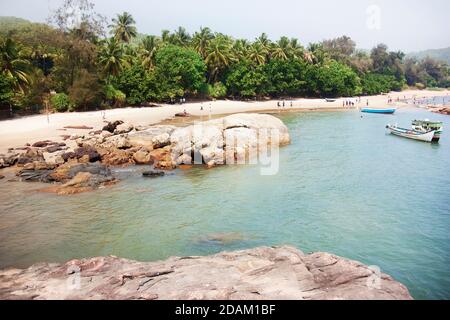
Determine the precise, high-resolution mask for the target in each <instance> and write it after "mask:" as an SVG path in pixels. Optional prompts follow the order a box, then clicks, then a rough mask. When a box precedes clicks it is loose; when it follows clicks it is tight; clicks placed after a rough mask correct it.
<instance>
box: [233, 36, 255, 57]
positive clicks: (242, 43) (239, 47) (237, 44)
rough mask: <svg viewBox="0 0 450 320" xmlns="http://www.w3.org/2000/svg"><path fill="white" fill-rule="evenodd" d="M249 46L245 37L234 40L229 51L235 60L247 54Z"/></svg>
mask: <svg viewBox="0 0 450 320" xmlns="http://www.w3.org/2000/svg"><path fill="white" fill-rule="evenodd" d="M249 48H250V43H249V42H248V40H246V39H238V40H236V41H234V43H233V46H232V48H231V51H232V53H233V57H234V59H235V60H239V59H241V58H242V57H246V56H247V55H248V50H249Z"/></svg>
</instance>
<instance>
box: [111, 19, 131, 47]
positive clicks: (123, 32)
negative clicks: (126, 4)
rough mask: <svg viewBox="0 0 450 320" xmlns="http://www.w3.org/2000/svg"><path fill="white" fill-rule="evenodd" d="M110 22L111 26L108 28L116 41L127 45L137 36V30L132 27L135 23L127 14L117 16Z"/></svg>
mask: <svg viewBox="0 0 450 320" xmlns="http://www.w3.org/2000/svg"><path fill="white" fill-rule="evenodd" d="M112 22H113V24H112V25H110V26H109V27H110V28H112V30H111V33H112V34H113V35H114V37H115V38H116V39H117V40H120V41H123V42H126V43H129V42H130V41H131V39H132V38H134V37H136V36H137V29H136V27H135V26H134V24H135V23H136V21H134V19H133V17H132V15H131V14H129V13H128V12H124V13H122V14H119V15H117V18H114V19H112Z"/></svg>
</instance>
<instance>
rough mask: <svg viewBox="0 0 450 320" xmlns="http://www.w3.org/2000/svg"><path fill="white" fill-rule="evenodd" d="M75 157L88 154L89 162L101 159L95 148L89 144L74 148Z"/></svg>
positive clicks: (79, 157) (78, 157)
mask: <svg viewBox="0 0 450 320" xmlns="http://www.w3.org/2000/svg"><path fill="white" fill-rule="evenodd" d="M74 153H75V158H77V159H81V158H82V157H84V156H88V158H89V162H96V161H101V156H100V154H99V153H98V152H97V150H96V149H95V148H94V147H91V146H83V147H80V148H77V149H75V151H74Z"/></svg>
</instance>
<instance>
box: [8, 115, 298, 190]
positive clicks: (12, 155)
mask: <svg viewBox="0 0 450 320" xmlns="http://www.w3.org/2000/svg"><path fill="white" fill-rule="evenodd" d="M66 138H67V139H66ZM289 142H290V137H289V132H288V129H287V127H286V126H285V125H284V124H283V122H282V121H281V120H279V119H278V118H275V117H273V116H270V115H265V114H234V115H230V116H227V117H224V118H221V119H216V120H211V121H206V122H201V123H198V124H194V125H190V126H187V127H178V128H177V127H175V126H171V125H154V126H148V127H145V126H133V125H132V124H129V123H124V122H123V121H120V120H118V121H114V122H110V123H108V124H107V125H105V126H104V127H103V128H102V130H95V131H90V132H89V133H88V134H84V135H78V134H75V135H71V136H70V137H65V142H64V143H61V142H54V141H50V140H45V141H38V142H35V143H33V144H32V145H30V144H27V145H26V146H24V147H20V148H15V149H10V150H9V151H8V153H7V154H5V155H0V168H3V167H10V166H14V165H17V167H18V168H19V170H18V172H17V176H18V177H20V178H21V179H22V180H24V181H40V182H58V183H61V184H64V186H62V185H59V186H57V187H51V188H46V190H53V191H54V192H56V193H58V194H72V193H76V190H77V188H78V190H79V192H83V191H87V190H91V189H95V188H96V187H100V186H103V185H106V184H110V183H111V182H112V181H114V178H112V177H111V175H110V172H106V171H105V170H104V171H102V173H101V174H99V173H92V172H90V171H89V170H88V171H81V172H88V173H91V175H88V174H82V175H80V176H79V177H77V179H76V181H73V182H71V183H70V184H69V185H67V183H69V180H70V179H74V178H75V175H76V174H74V175H72V176H71V177H70V179H55V178H54V176H55V175H56V176H58V172H59V171H61V170H65V169H66V167H67V166H69V167H70V166H73V165H76V164H89V163H96V162H99V163H101V164H102V165H104V166H126V165H132V164H137V165H153V167H154V168H155V169H160V170H173V169H175V168H177V167H178V166H180V165H192V164H204V165H206V166H207V167H209V168H210V167H213V166H216V165H223V164H234V163H236V162H237V163H240V164H242V163H246V162H249V161H250V159H252V158H256V157H258V154H259V153H261V152H264V151H267V149H268V148H269V146H279V145H285V144H288V143H289ZM79 168H85V167H83V166H80V167H79ZM78 172H80V171H78ZM78 172H77V173H78ZM88 180H89V181H88ZM77 181H78V182H79V183H75V182H77ZM69 187H70V188H69ZM67 188H69V189H67ZM67 190H70V191H67Z"/></svg>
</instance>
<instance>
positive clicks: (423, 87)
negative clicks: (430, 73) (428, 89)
mask: <svg viewBox="0 0 450 320" xmlns="http://www.w3.org/2000/svg"><path fill="white" fill-rule="evenodd" d="M416 88H417V89H419V90H423V89H425V85H424V84H423V83H420V82H418V83H416Z"/></svg>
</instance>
